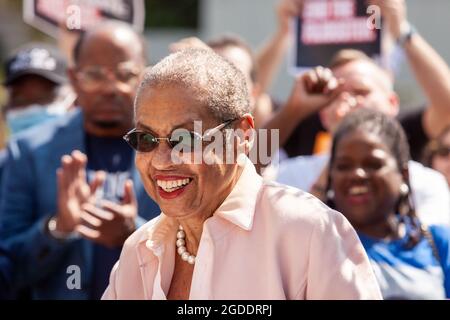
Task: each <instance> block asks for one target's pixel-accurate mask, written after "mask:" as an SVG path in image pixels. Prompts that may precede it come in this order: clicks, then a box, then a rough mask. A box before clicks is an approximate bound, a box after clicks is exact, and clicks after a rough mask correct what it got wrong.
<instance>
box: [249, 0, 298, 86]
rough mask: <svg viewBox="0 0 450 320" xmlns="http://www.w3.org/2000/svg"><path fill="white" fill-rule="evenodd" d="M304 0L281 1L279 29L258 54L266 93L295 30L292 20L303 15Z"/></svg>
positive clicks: (259, 76) (257, 57)
mask: <svg viewBox="0 0 450 320" xmlns="http://www.w3.org/2000/svg"><path fill="white" fill-rule="evenodd" d="M303 1H304V0H280V1H279V3H278V5H277V16H278V27H277V30H276V31H275V33H274V34H273V35H272V36H271V37H270V38H269V39H268V40H267V41H266V42H265V43H264V44H263V45H262V47H261V48H260V50H259V51H258V52H257V54H256V62H257V65H258V82H259V83H260V85H261V91H262V92H266V91H267V89H268V88H269V87H270V85H271V83H272V80H273V78H274V76H275V74H276V73H277V71H278V68H279V66H280V64H281V62H282V60H283V57H284V56H285V53H286V50H287V49H288V46H289V39H290V37H291V33H292V32H293V30H291V28H290V20H291V19H292V18H293V17H297V16H299V15H301V12H302V8H303Z"/></svg>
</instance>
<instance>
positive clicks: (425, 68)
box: [373, 0, 450, 138]
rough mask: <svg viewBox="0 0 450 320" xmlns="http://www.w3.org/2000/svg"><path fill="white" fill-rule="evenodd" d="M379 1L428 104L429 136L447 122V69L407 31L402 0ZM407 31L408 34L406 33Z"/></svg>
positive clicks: (449, 98) (449, 115) (422, 41)
mask: <svg viewBox="0 0 450 320" xmlns="http://www.w3.org/2000/svg"><path fill="white" fill-rule="evenodd" d="M373 3H374V4H376V5H379V6H380V8H381V11H382V15H383V17H384V18H385V19H386V23H387V26H388V28H389V31H390V33H391V34H392V36H393V37H394V38H395V39H399V40H400V42H401V44H402V46H403V49H404V52H405V54H406V56H407V58H408V62H409V64H410V66H411V69H412V71H413V72H414V75H415V77H416V79H417V81H418V82H419V84H420V86H421V88H422V89H423V91H424V93H425V95H426V97H427V99H428V105H427V109H426V111H425V115H424V121H423V125H424V129H425V132H426V134H427V135H428V136H429V137H430V138H431V137H435V136H436V135H438V134H439V133H440V132H441V131H442V130H443V129H444V127H445V126H446V125H448V124H449V123H450V70H449V67H448V65H447V63H446V62H445V61H444V59H442V57H441V56H440V55H439V54H438V53H437V52H436V51H435V50H434V49H433V48H432V47H431V46H430V45H429V44H428V43H427V41H426V40H425V39H424V38H423V37H422V36H420V35H419V34H417V33H414V32H413V33H411V32H410V30H411V29H410V28H411V26H410V24H409V23H408V20H407V12H406V11H407V10H406V3H405V1H404V0H373ZM408 34H410V36H409V37H408V36H407V35H408Z"/></svg>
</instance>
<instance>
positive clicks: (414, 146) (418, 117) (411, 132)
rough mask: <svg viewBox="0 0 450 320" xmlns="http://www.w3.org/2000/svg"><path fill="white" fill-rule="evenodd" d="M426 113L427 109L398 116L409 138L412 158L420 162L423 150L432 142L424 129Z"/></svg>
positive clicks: (406, 112)
mask: <svg viewBox="0 0 450 320" xmlns="http://www.w3.org/2000/svg"><path fill="white" fill-rule="evenodd" d="M424 111H425V108H420V109H415V110H412V111H409V110H408V111H405V112H402V113H401V114H400V115H399V116H398V120H399V121H400V123H401V124H402V127H403V129H404V130H405V133H406V137H407V138H408V143H409V148H410V152H411V158H412V159H413V160H415V161H419V162H421V161H422V157H423V150H424V149H425V146H426V145H427V143H428V141H429V140H430V139H429V138H428V137H427V134H426V133H425V129H424V128H423V116H424Z"/></svg>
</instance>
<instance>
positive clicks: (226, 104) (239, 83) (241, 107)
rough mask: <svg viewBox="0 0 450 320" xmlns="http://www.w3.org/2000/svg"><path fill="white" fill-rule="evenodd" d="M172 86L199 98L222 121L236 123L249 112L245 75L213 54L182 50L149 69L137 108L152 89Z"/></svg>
mask: <svg viewBox="0 0 450 320" xmlns="http://www.w3.org/2000/svg"><path fill="white" fill-rule="evenodd" d="M170 85H178V86H182V87H184V88H188V89H189V90H193V91H194V93H195V94H196V95H197V97H196V98H197V99H199V100H200V101H201V102H202V103H203V104H204V106H205V107H207V108H209V109H210V111H211V113H212V114H213V115H214V116H215V117H216V118H217V119H218V120H220V121H228V120H232V119H237V118H240V117H242V116H243V115H244V114H246V113H249V112H250V103H249V93H248V90H247V85H246V82H245V78H244V75H243V74H242V73H241V71H239V70H238V69H237V68H236V67H235V66H234V65H232V64H231V63H229V62H228V61H227V60H225V59H224V58H222V57H220V56H219V55H217V54H216V53H214V52H213V51H212V50H207V49H186V50H182V51H179V52H176V53H173V54H171V55H169V56H167V57H166V58H164V59H163V60H161V61H160V62H159V63H158V64H156V65H155V66H153V67H151V68H149V69H148V71H146V72H145V74H144V78H143V80H142V82H141V84H140V86H139V89H138V92H137V94H136V100H135V108H136V107H137V105H138V104H139V97H140V96H141V95H142V94H143V92H145V90H146V89H148V88H149V87H152V88H158V87H159V88H161V87H166V86H170Z"/></svg>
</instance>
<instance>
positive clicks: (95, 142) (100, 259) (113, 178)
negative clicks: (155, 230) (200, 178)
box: [86, 134, 133, 300]
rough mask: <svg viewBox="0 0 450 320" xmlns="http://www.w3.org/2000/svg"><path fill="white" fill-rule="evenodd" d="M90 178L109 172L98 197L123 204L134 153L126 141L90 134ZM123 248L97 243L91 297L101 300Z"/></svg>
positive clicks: (88, 143)
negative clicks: (102, 172) (101, 172)
mask: <svg viewBox="0 0 450 320" xmlns="http://www.w3.org/2000/svg"><path fill="white" fill-rule="evenodd" d="M86 155H87V158H88V163H87V176H88V180H89V181H91V180H92V178H93V175H94V174H95V172H96V171H98V170H103V171H105V173H106V179H105V183H104V184H103V186H102V188H101V189H100V190H99V191H100V192H98V193H97V196H98V197H101V198H102V199H107V200H110V201H113V202H116V203H120V202H121V201H122V199H123V192H124V186H125V182H126V180H127V179H130V178H131V174H132V173H131V170H132V162H133V150H132V149H131V148H130V147H129V146H128V145H127V143H126V142H125V141H124V140H123V139H122V138H99V137H94V136H92V135H88V134H87V135H86ZM120 251H121V248H114V249H110V248H107V247H104V246H102V245H99V244H94V265H93V268H94V269H93V274H92V287H91V298H92V299H95V300H98V299H100V298H101V296H102V294H103V292H104V291H105V289H106V287H107V286H108V283H109V274H110V272H111V269H112V267H113V266H114V264H115V263H116V261H117V260H118V259H119V256H120Z"/></svg>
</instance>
